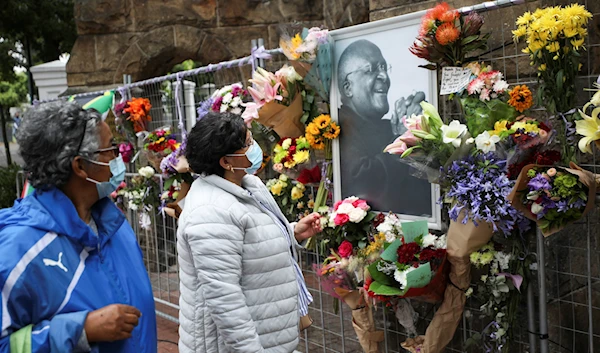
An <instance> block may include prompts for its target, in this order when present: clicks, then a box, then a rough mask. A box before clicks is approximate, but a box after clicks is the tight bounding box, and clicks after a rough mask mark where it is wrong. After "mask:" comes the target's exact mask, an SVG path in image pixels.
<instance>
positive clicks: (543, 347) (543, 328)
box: [536, 228, 548, 353]
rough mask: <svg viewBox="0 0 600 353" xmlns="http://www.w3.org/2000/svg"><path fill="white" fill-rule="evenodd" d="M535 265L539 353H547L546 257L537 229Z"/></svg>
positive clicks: (541, 238)
mask: <svg viewBox="0 0 600 353" xmlns="http://www.w3.org/2000/svg"><path fill="white" fill-rule="evenodd" d="M536 235H537V254H538V258H537V260H538V261H537V263H538V282H539V285H540V293H539V301H540V302H539V310H540V313H539V315H540V353H548V305H547V304H548V300H547V293H546V255H545V250H546V249H545V248H544V247H545V245H544V235H543V234H542V231H541V230H540V229H539V228H537V231H536Z"/></svg>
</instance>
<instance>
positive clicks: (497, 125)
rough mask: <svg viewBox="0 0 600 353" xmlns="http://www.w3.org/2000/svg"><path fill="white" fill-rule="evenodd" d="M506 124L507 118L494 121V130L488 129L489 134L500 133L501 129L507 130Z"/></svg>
mask: <svg viewBox="0 0 600 353" xmlns="http://www.w3.org/2000/svg"><path fill="white" fill-rule="evenodd" d="M507 124H508V120H500V121H496V123H495V124H494V130H492V131H489V134H490V135H500V134H501V133H502V132H503V131H507V130H508V128H507V127H506V125H507Z"/></svg>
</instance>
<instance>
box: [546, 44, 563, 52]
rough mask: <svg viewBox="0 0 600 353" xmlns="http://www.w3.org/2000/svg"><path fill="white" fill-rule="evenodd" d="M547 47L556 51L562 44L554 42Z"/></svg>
mask: <svg viewBox="0 0 600 353" xmlns="http://www.w3.org/2000/svg"><path fill="white" fill-rule="evenodd" d="M546 49H547V50H548V51H549V52H551V53H556V52H557V51H559V50H560V44H558V42H552V43H550V44H549V45H548V46H547V47H546Z"/></svg>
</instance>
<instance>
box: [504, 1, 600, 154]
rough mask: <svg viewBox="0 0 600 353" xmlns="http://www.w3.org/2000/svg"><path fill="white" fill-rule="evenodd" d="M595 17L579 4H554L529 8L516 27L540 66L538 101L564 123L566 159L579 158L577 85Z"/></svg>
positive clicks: (562, 137)
mask: <svg viewBox="0 0 600 353" xmlns="http://www.w3.org/2000/svg"><path fill="white" fill-rule="evenodd" d="M591 18H592V14H591V13H590V12H589V11H587V10H586V9H585V7H584V6H582V5H579V4H571V5H568V6H565V7H562V6H550V7H546V8H543V9H536V10H535V11H534V12H529V11H528V12H525V13H524V14H523V15H522V16H521V17H519V18H518V19H517V21H516V24H517V29H516V30H514V31H513V37H514V40H515V41H516V42H521V41H523V42H526V45H527V46H526V47H525V48H524V49H523V52H524V53H525V54H529V57H530V61H531V65H532V66H535V67H536V68H537V70H538V82H539V87H538V95H537V100H538V104H539V105H540V106H542V105H543V106H544V107H545V108H546V110H547V111H548V112H549V113H550V114H551V115H552V116H553V119H554V120H556V122H555V125H556V127H557V128H558V127H560V129H559V133H558V138H559V139H560V141H561V145H562V147H563V150H562V157H563V161H564V162H566V163H568V162H570V161H574V160H575V159H574V158H575V147H574V142H575V126H574V122H575V121H577V120H579V119H580V118H581V117H580V116H579V113H578V111H577V110H576V103H577V95H578V94H579V92H578V91H577V90H576V89H575V87H576V86H577V85H576V80H577V76H578V75H579V72H580V71H581V69H582V67H583V65H582V59H581V58H582V57H585V51H586V48H585V43H586V38H587V35H588V30H587V24H588V22H589V20H590V19H591Z"/></svg>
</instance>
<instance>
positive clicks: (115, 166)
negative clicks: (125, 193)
mask: <svg viewBox="0 0 600 353" xmlns="http://www.w3.org/2000/svg"><path fill="white" fill-rule="evenodd" d="M89 162H90V163H94V164H97V165H104V166H107V167H109V168H110V172H111V174H112V176H111V177H110V180H109V181H97V180H94V179H90V178H87V179H86V180H87V181H90V182H92V183H94V184H96V189H97V190H98V199H103V198H105V197H108V196H109V195H110V194H111V193H112V192H113V191H115V190H117V188H118V187H119V185H121V183H122V182H123V180H125V169H126V168H125V163H123V158H121V155H119V157H117V158H115V159H113V160H111V161H110V162H108V163H103V162H97V161H89Z"/></svg>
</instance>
